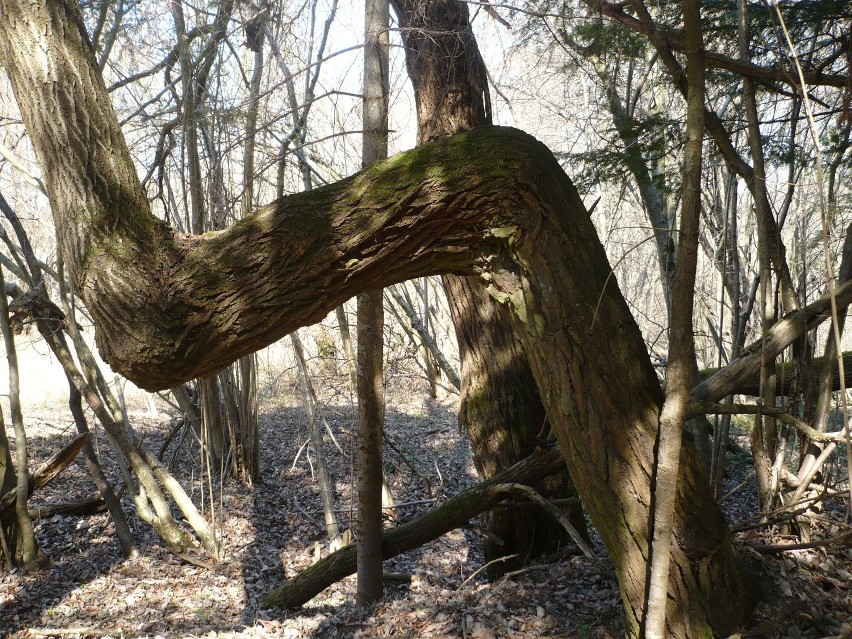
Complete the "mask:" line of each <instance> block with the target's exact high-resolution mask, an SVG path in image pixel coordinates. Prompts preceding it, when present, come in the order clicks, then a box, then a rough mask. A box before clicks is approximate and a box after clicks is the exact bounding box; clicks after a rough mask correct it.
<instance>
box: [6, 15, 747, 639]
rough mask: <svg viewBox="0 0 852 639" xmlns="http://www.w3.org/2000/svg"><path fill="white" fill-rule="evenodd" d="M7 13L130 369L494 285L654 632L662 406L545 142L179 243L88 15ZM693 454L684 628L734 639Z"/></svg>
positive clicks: (49, 170)
mask: <svg viewBox="0 0 852 639" xmlns="http://www.w3.org/2000/svg"><path fill="white" fill-rule="evenodd" d="M0 11H2V13H3V15H4V18H5V19H4V20H2V21H0V57H2V59H3V62H4V64H5V68H6V70H7V73H8V75H9V78H10V80H11V83H12V87H13V89H14V91H15V96H16V98H17V101H18V104H19V107H20V111H21V114H22V116H23V119H24V122H25V124H26V126H27V130H28V132H29V135H30V138H31V141H32V144H33V147H34V149H35V150H36V154H37V156H38V159H39V163H40V165H41V168H42V171H43V175H44V180H45V183H46V184H47V186H48V195H49V198H50V201H51V204H52V207H51V209H52V212H53V215H54V221H55V224H56V226H57V235H58V237H59V241H60V243H61V244H62V248H63V253H64V254H65V255H66V256H67V258H66V259H67V260H68V263H69V272H70V275H71V279H72V282H73V283H74V285H75V286H76V288H77V290H78V291H79V293H80V296H81V297H82V298H83V300H84V302H85V303H86V307H87V308H88V309H89V310H90V312H91V314H92V317H93V319H94V322H95V326H96V334H97V340H98V345H99V348H100V351H101V353H102V354H103V355H104V357H105V359H106V360H107V361H108V362H109V363H110V364H111V365H112V366H113V367H114V368H115V369H116V370H118V371H119V372H122V373H123V374H125V375H126V376H127V377H128V378H130V379H131V380H132V381H134V382H136V383H137V384H138V385H140V386H142V387H143V388H148V389H161V388H171V387H174V386H176V385H177V384H178V383H180V382H183V381H186V380H187V379H190V378H192V377H197V376H204V375H209V374H212V373H214V372H216V371H217V370H219V369H221V368H222V367H223V366H224V365H226V364H228V363H229V362H231V361H233V360H234V359H236V358H237V357H239V356H241V355H244V354H247V353H250V352H252V351H255V350H257V349H258V348H259V347H262V346H264V345H267V344H269V343H271V342H273V341H275V340H276V339H279V338H280V337H282V336H284V335H286V334H288V333H290V332H292V331H293V330H295V329H296V328H298V327H300V326H304V325H308V324H311V323H313V322H315V321H316V320H317V319H319V318H321V317H323V316H324V315H325V314H327V313H328V312H330V311H331V310H333V309H334V308H335V306H337V305H339V304H340V303H341V302H343V301H344V300H345V299H347V298H349V297H351V296H352V295H354V294H358V293H361V292H364V291H367V290H374V289H377V288H380V287H384V286H388V285H390V284H392V283H395V282H398V281H402V280H405V279H412V278H415V277H421V276H423V275H427V274H446V273H460V274H470V275H477V276H479V277H480V278H482V279H483V281H485V282H487V290H488V292H489V294H490V295H491V296H492V297H493V298H495V299H496V300H497V301H498V302H499V303H500V304H502V305H504V306H505V307H506V308H507V309H508V310H509V312H510V313H511V317H512V325H513V327H514V328H515V330H516V331H517V334H518V335H520V336H522V339H523V346H524V350H525V351H526V353H527V355H528V357H529V361H530V364H531V369H532V372H533V375H534V377H535V380H536V383H537V385H538V387H539V389H540V390H541V396H542V398H543V399H544V401H545V408H546V410H547V414H548V417H549V419H550V421H551V424H552V428H553V430H554V432H555V434H556V436H557V439H558V440H559V443H560V447H561V449H562V452H563V455H564V456H565V457H566V459H567V461H568V465H569V468H570V470H571V473H572V477H573V479H574V483H575V485H576V487H577V490H578V492H579V494H580V497H581V498H582V500H583V503H584V504H585V506H586V508H587V510H588V513H589V516H590V517H591V519H592V522H593V523H594V524H595V527H596V528H597V530H598V531H599V532H600V535H601V537H602V539H603V541H604V543H605V544H606V546H607V549H608V551H609V554H610V557H611V558H612V561H613V565H614V567H615V570H616V574H617V576H618V580H619V588H620V591H621V596H622V601H623V603H624V606H625V611H626V623H627V630H628V634H630V635H635V634H636V633H637V630H638V628H639V626H640V624H641V620H642V618H643V616H644V586H645V581H646V572H645V570H646V568H645V559H646V558H647V556H648V545H649V542H648V540H649V534H650V531H649V515H650V513H651V502H652V484H651V477H652V472H653V460H654V447H655V442H656V439H657V434H658V430H659V412H660V406H661V403H662V392H661V390H660V386H659V382H658V380H657V377H656V374H655V372H654V369H653V366H652V365H651V362H650V359H649V357H648V353H647V351H646V349H645V344H644V342H643V340H642V335H641V333H640V331H639V328H638V326H637V325H636V323H635V321H634V319H633V317H632V315H631V313H630V310H629V308H628V306H627V304H626V302H625V301H624V298H623V297H622V295H621V292H620V291H619V289H618V285H617V283H616V281H615V280H614V279H613V278H612V277H611V267H610V265H609V263H608V262H607V258H606V254H605V252H604V250H603V246H602V245H601V243H600V240H599V239H598V237H597V234H596V232H595V229H594V226H593V225H592V222H591V220H590V218H589V214H588V212H587V211H586V209H585V207H584V206H583V203H582V201H581V199H580V197H579V195H578V194H577V192H576V189H575V188H574V186H573V185H572V183H571V181H570V180H569V179H568V178H567V176H566V175H565V173H564V172H563V171H562V169H561V167H560V166H559V163H558V162H557V161H556V159H555V158H554V157H553V155H552V154H551V153H550V151H549V150H548V149H547V148H546V147H544V146H543V145H542V144H540V143H539V142H537V141H535V140H534V139H532V138H531V137H530V136H528V135H526V134H524V133H522V132H520V131H516V130H512V129H504V128H496V127H483V128H480V129H476V130H474V131H470V132H466V133H462V134H459V135H456V136H453V137H452V138H447V139H444V140H441V141H439V142H437V143H433V144H428V145H424V146H422V147H419V148H418V149H415V150H414V151H409V152H408V153H404V154H400V155H398V156H396V157H394V158H392V159H390V160H388V161H386V162H382V163H379V164H377V165H375V166H373V167H370V168H369V169H367V170H365V171H363V172H361V173H359V174H357V175H355V176H353V177H351V178H349V179H347V180H343V181H341V182H337V183H334V184H330V185H328V186H324V187H322V188H319V189H316V190H315V191H313V192H311V193H301V194H296V195H292V196H289V197H286V198H282V199H279V200H277V201H276V202H275V203H274V204H272V205H271V206H269V207H267V208H265V209H262V210H261V211H259V212H257V213H256V214H255V215H253V216H251V217H249V218H248V219H246V220H243V221H241V222H239V223H237V224H235V225H234V226H232V227H231V228H229V229H226V230H224V231H220V232H218V233H215V234H208V235H205V236H201V237H194V236H182V235H177V234H176V233H175V232H174V231H173V230H172V229H170V228H169V227H168V226H167V225H166V224H165V223H163V222H161V221H159V220H157V219H156V218H155V217H154V216H153V215H151V212H150V209H149V205H148V201H147V198H146V196H145V192H144V190H143V189H142V187H141V184H140V183H139V180H138V178H137V176H136V173H135V170H134V166H133V162H132V159H131V156H130V153H129V151H128V149H127V147H126V144H125V142H124V138H123V136H122V133H121V129H120V126H119V124H118V120H117V118H116V117H115V113H114V111H113V110H112V107H111V105H110V99H109V96H108V94H107V91H106V88H105V86H104V83H103V80H102V78H101V77H100V73H99V72H98V69H97V66H96V64H95V60H94V57H93V55H92V51H91V48H90V46H89V43H88V39H87V36H86V35H85V27H84V25H83V23H82V20H81V19H80V14H79V9H78V7H77V5H76V3H72V2H70V0H66V1H64V2H63V1H61V0H48V1H47V2H42V3H35V4H30V3H24V2H23V1H22V0H0ZM34 50H37V51H39V52H40V55H38V56H33V55H31V53H30V52H32V51H34ZM67 105H74V107H75V108H72V109H69V108H66V107H67ZM235 302H238V303H235ZM682 456H683V457H682V459H681V464H680V468H681V472H680V475H679V478H678V483H677V493H676V503H675V508H674V519H673V539H672V558H671V562H672V570H671V574H670V579H669V586H668V591H669V601H670V605H671V609H670V610H669V623H670V630H671V633H672V636H675V637H698V636H711V635H725V634H729V633H730V632H731V631H732V630H733V629H734V628H735V627H736V626H738V625H740V624H742V623H743V622H744V620H745V616H746V613H747V610H748V598H747V597H746V589H745V586H744V583H743V580H742V578H741V566H740V563H739V561H738V558H737V555H736V552H735V550H734V546H733V540H732V538H731V535H730V532H729V531H728V529H727V526H726V524H725V520H724V517H723V515H722V513H721V511H720V510H719V508H718V506H717V504H716V502H715V500H714V499H713V497H712V494H711V493H710V490H709V487H708V486H707V483H706V482H705V481H703V479H702V478H701V477H699V476H698V475H697V473H696V471H695V464H694V454H693V451H692V449H691V448H689V447H684V449H683V452H682Z"/></svg>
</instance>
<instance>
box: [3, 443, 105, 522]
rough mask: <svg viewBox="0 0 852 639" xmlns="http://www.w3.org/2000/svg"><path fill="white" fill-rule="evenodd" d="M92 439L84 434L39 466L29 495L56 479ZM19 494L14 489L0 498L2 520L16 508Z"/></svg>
mask: <svg viewBox="0 0 852 639" xmlns="http://www.w3.org/2000/svg"><path fill="white" fill-rule="evenodd" d="M91 438H92V435H91V434H90V433H82V434H80V435H77V436H76V437H75V438H74V439H72V440H71V441H70V442H68V443H67V444H65V446H63V447H62V449H61V450H60V451H59V452H58V453H56V454H55V455H54V456H53V457H51V458H50V459H48V460H47V461H46V462H44V463H43V464H42V465H41V466H39V467H38V468H37V469H36V471H35V472H34V473H33V474H32V475H30V482H29V484H30V485H29V493H30V495H32V494H33V493H35V492H36V491H37V490H39V489H41V488H44V487H45V486H46V485H47V484H49V483H50V482H51V481H53V480H54V479H56V477H58V476H59V475H60V474H62V471H63V470H65V469H66V468H67V467H68V466H69V465H70V464H71V462H72V461H74V458H75V457H77V454H78V453H79V452H80V450H81V449H82V448H83V446H85V445H86V444H87V443H88V442H89V440H90V439H91ZM17 494H18V489H17V488H13V489H12V490H10V491H9V492H7V493H6V494H5V495H3V496H2V497H0V519H3V518H5V517H6V516H7V515H8V514H9V513H11V511H12V510H14V508H15V499H16V496H17Z"/></svg>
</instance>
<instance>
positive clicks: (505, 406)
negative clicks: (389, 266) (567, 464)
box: [396, 0, 586, 579]
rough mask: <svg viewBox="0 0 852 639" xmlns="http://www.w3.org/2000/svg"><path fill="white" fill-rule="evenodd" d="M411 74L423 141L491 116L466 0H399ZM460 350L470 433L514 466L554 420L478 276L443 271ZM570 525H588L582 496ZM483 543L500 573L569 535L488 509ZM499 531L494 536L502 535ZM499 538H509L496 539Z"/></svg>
mask: <svg viewBox="0 0 852 639" xmlns="http://www.w3.org/2000/svg"><path fill="white" fill-rule="evenodd" d="M396 4H397V10H398V13H399V19H400V25H401V26H402V38H403V42H404V44H405V52H406V62H407V67H408V74H409V76H410V77H411V81H412V84H413V85H414V92H415V97H416V102H417V125H418V135H417V140H418V144H426V143H428V142H431V141H433V140H436V139H439V138H441V137H445V136H449V135H453V134H455V133H458V132H459V131H463V130H467V129H472V128H474V127H477V126H483V125H486V124H491V113H490V110H491V105H490V101H489V97H488V87H487V82H488V78H487V77H486V73H485V65H484V62H483V61H482V57H481V56H480V54H479V48H478V46H477V43H476V38H475V36H474V35H473V31H472V30H471V27H470V23H469V20H468V9H467V5H466V4H464V3H462V2H458V0H397V3H396ZM444 288H445V290H446V293H447V300H448V302H449V307H450V312H451V314H452V318H453V324H454V326H455V329H456V337H457V339H458V344H459V355H460V358H461V373H462V387H461V389H460V393H461V405H460V407H459V424H460V425H461V426H462V427H463V428H464V429H465V431H466V432H467V434H468V436H469V437H470V440H471V446H472V448H473V454H474V462H475V464H476V469H477V471H478V472H479V474H480V475H481V476H482V478H483V479H490V478H491V477H493V476H494V475H495V474H496V473H498V472H500V471H501V470H504V469H506V468H509V467H510V466H512V465H514V464H516V463H517V462H519V461H520V460H522V459H524V458H525V457H527V456H528V455H530V454H532V453H533V452H534V451H535V450H536V448H537V447H538V446H539V444H540V439H543V438H547V437H548V436H549V431H550V425H549V424H548V422H547V415H546V412H545V409H544V405H543V404H542V401H541V398H540V397H539V393H538V388H537V387H536V384H535V379H534V378H533V375H532V371H531V370H530V366H529V362H528V361H527V357H526V354H525V353H524V352H523V348H522V347H521V344H520V341H519V339H518V338H517V337H516V336H515V332H514V330H513V329H512V327H511V325H510V324H509V322H508V320H507V318H506V317H505V316H504V314H503V313H502V311H501V310H500V307H499V305H498V304H496V303H495V301H494V300H493V299H492V298H491V297H490V296H489V295H488V293H487V292H486V290H485V288H484V287H483V285H482V283H481V282H480V281H479V280H478V279H477V278H472V277H463V276H457V275H445V276H444ZM535 488H536V490H537V491H538V492H539V493H541V494H543V495H546V496H549V497H553V498H560V497H570V496H573V495H576V491H575V490H574V487H573V485H572V484H571V480H570V478H569V476H568V473H567V470H566V471H564V472H562V473H561V474H559V475H555V476H551V477H549V478H546V479H544V480H542V481H541V482H539V483H538V484H537V485H536V486H535ZM569 513H570V518H571V523H572V524H573V525H574V527H575V528H577V529H578V530H580V531H582V532H583V533H585V530H586V527H585V520H584V519H583V514H582V508H581V507H580V505H579V504H576V505H572V506H569ZM488 530H489V532H491V533H492V534H493V537H490V538H489V539H488V540H486V542H485V558H486V560H487V561H491V560H494V559H497V558H499V557H506V556H510V555H514V556H516V559H513V560H510V561H504V562H497V563H493V564H491V566H490V568H489V576H490V577H491V578H492V579H493V578H496V577H499V576H500V575H502V574H503V573H505V572H507V571H509V570H513V569H515V568H517V567H519V566H522V565H524V564H526V563H527V562H528V561H529V560H530V559H533V558H535V557H538V556H541V555H545V554H549V553H551V552H553V551H555V550H556V549H558V548H559V547H560V546H564V545H565V544H566V543H570V539H569V538H568V536H567V535H566V533H565V530H564V528H562V526H560V525H559V522H557V521H555V520H554V519H553V517H552V516H550V515H549V514H548V513H546V512H544V510H542V509H540V508H536V509H535V510H534V511H532V512H530V513H529V516H525V517H517V516H516V514H515V513H514V512H512V510H511V509H507V508H498V509H495V510H492V511H490V512H489V513H488ZM495 538H496V539H495ZM498 542H502V543H498Z"/></svg>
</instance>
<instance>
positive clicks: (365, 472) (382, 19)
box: [355, 0, 390, 606]
mask: <svg viewBox="0 0 852 639" xmlns="http://www.w3.org/2000/svg"><path fill="white" fill-rule="evenodd" d="M389 20H390V16H389V7H388V0H367V1H366V2H365V4H364V98H363V121H364V133H363V136H362V150H361V165H362V166H363V167H369V166H372V165H373V164H375V163H376V162H379V161H381V160H385V159H387V157H388V94H389V91H390V85H389V82H390V80H389V78H388V75H389V73H390V70H389V64H388V53H389V50H388V46H389V39H388V24H389ZM357 307H358V327H357V334H358V356H357V359H358V447H357V461H356V466H357V469H358V539H357V542H356V544H357V548H358V586H357V592H356V595H355V599H356V601H357V602H358V604H359V605H361V606H368V605H371V604H373V603H374V602H376V601H378V600H379V599H381V598H382V592H383V591H384V583H383V581H382V479H383V473H382V432H383V431H384V423H385V391H384V324H385V307H384V295H383V294H382V291H381V290H373V291H369V292H365V293H361V294H360V295H358V300H357Z"/></svg>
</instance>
